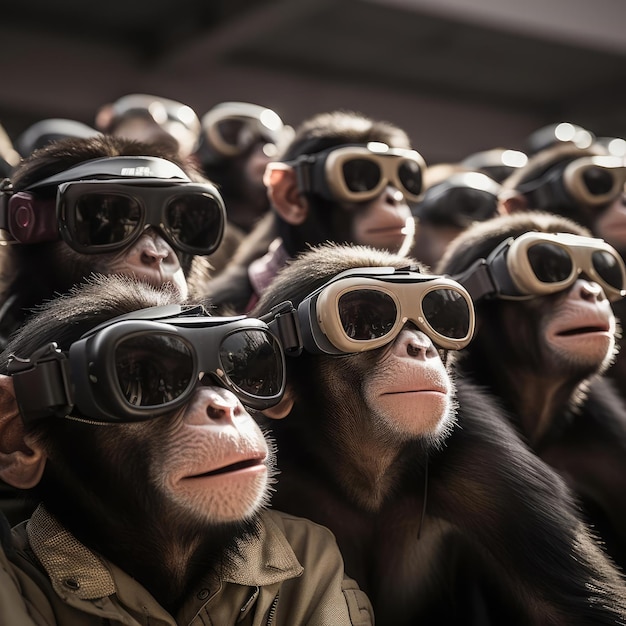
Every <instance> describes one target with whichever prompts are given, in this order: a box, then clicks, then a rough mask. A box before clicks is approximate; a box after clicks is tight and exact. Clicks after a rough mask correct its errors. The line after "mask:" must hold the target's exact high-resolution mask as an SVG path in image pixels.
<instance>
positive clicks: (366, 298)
mask: <svg viewBox="0 0 626 626" xmlns="http://www.w3.org/2000/svg"><path fill="white" fill-rule="evenodd" d="M338 308H339V319H340V320H341V325H342V327H343V330H344V332H345V333H346V335H347V336H348V337H350V339H354V340H355V341H368V340H372V339H378V338H380V337H384V336H385V335H386V334H388V333H389V332H390V331H391V329H392V328H393V325H394V324H395V322H396V318H397V316H398V308H397V307H396V303H395V302H394V300H393V298H391V297H390V296H389V295H388V294H386V293H383V292H382V291H375V290H373V289H357V290H355V291H349V292H348V293H345V294H343V295H342V296H341V297H340V298H339V302H338Z"/></svg>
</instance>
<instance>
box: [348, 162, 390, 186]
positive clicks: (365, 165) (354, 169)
mask: <svg viewBox="0 0 626 626" xmlns="http://www.w3.org/2000/svg"><path fill="white" fill-rule="evenodd" d="M341 172H342V174H343V179H344V181H345V183H346V187H348V189H349V190H350V191H355V192H359V191H371V190H372V189H375V188H376V186H377V185H378V183H379V182H380V177H381V172H380V167H378V164H377V163H376V162H375V161H372V160H370V159H350V160H349V161H346V162H345V163H344V164H343V166H342V168H341Z"/></svg>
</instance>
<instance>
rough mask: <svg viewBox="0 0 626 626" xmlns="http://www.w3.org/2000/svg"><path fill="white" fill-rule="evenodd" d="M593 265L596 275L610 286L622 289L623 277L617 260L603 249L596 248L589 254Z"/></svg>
mask: <svg viewBox="0 0 626 626" xmlns="http://www.w3.org/2000/svg"><path fill="white" fill-rule="evenodd" d="M591 261H592V263H593V267H594V269H595V270H596V272H597V273H598V276H600V278H601V279H602V280H603V281H604V282H605V283H606V284H607V285H610V286H611V287H615V288H616V289H623V287H624V284H623V278H622V272H621V268H620V266H619V263H618V260H617V259H616V258H615V257H614V256H613V255H612V254H610V253H608V252H606V251H605V250H598V251H596V252H594V253H593V254H592V255H591Z"/></svg>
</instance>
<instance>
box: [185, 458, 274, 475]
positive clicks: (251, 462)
mask: <svg viewBox="0 0 626 626" xmlns="http://www.w3.org/2000/svg"><path fill="white" fill-rule="evenodd" d="M263 461H264V460H263V459H262V458H254V459H246V460H245V461H237V462H236V463H230V464H229V465H223V466H222V467H218V468H216V469H213V470H210V471H208V472H203V473H202V474H194V475H193V476H187V479H189V478H208V477H210V476H219V475H221V474H230V473H232V472H240V471H242V470H247V469H251V468H262V467H265V463H264V462H263Z"/></svg>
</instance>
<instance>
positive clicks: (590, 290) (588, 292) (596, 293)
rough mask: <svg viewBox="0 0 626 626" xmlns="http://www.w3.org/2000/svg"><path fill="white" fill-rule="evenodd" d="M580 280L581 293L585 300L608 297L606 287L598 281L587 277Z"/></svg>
mask: <svg viewBox="0 0 626 626" xmlns="http://www.w3.org/2000/svg"><path fill="white" fill-rule="evenodd" d="M579 282H580V287H579V289H580V291H579V293H580V297H581V298H582V299H583V300H604V299H605V298H606V294H605V293H604V289H602V287H601V286H600V285H599V284H598V283H596V282H593V281H590V280H585V279H580V280H579Z"/></svg>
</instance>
